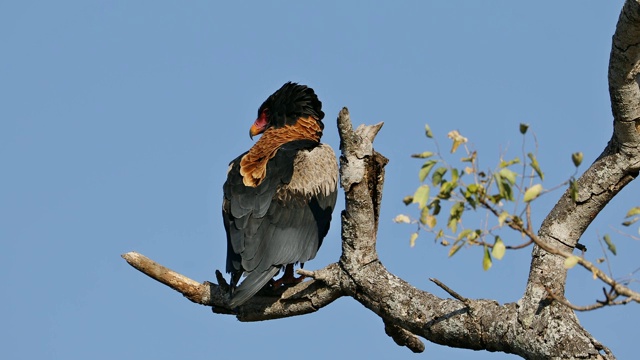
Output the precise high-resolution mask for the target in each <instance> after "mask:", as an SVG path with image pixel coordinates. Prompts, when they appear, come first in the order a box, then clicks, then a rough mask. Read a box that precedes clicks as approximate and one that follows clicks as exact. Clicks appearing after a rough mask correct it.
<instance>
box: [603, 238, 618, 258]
mask: <svg viewBox="0 0 640 360" xmlns="http://www.w3.org/2000/svg"><path fill="white" fill-rule="evenodd" d="M603 238H604V242H605V243H607V248H608V249H609V251H611V253H612V254H613V255H618V254H617V252H616V245H615V244H614V243H613V241H611V237H610V236H609V234H605V236H604V237H603Z"/></svg>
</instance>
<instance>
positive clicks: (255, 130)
mask: <svg viewBox="0 0 640 360" xmlns="http://www.w3.org/2000/svg"><path fill="white" fill-rule="evenodd" d="M265 127H266V126H260V125H259V124H258V120H256V122H255V123H253V125H251V129H249V137H250V138H251V140H253V137H254V136H256V135H260V134H262V133H263V132H264V129H265Z"/></svg>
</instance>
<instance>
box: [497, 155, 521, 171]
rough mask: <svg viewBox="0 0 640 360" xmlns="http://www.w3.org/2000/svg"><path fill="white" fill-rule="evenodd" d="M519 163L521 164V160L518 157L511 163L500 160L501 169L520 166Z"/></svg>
mask: <svg viewBox="0 0 640 360" xmlns="http://www.w3.org/2000/svg"><path fill="white" fill-rule="evenodd" d="M519 163H520V158H518V157H517V158H515V159H513V160H509V161H504V160H500V167H501V168H505V167H507V166H511V165H513V164H519Z"/></svg>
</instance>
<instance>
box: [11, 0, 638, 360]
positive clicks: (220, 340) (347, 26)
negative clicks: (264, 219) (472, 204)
mask: <svg viewBox="0 0 640 360" xmlns="http://www.w3.org/2000/svg"><path fill="white" fill-rule="evenodd" d="M621 5H622V1H620V0H616V1H599V2H583V1H563V2H557V1H542V2H535V3H533V2H511V1H493V2H490V3H486V2H482V3H481V2H476V1H448V2H437V3H436V2H426V1H425V2H421V1H404V2H387V3H377V2H376V3H374V2H366V1H351V2H344V1H342V2H341V1H324V2H314V3H311V2H301V1H297V2H284V1H276V2H225V3H222V2H220V3H214V2H208V1H192V2H169V1H136V2H130V1H59V2H45V1H41V2H37V1H20V2H18V1H14V2H2V3H0V166H1V170H0V184H1V186H0V270H1V271H0V282H1V283H2V285H3V291H2V296H1V297H0V318H1V319H2V320H1V323H2V326H0V339H2V340H1V341H0V342H1V343H2V346H0V358H3V359H36V358H43V359H115V358H121V359H134V358H154V359H157V360H160V359H180V358H186V359H212V358H228V357H231V356H234V357H235V358H239V359H245V358H257V357H259V358H261V359H279V358H283V357H284V358H290V357H294V356H295V357H304V358H306V359H326V358H347V357H356V356H357V357H358V358H395V359H401V358H415V357H416V356H423V357H424V356H427V357H429V358H431V359H439V358H444V357H453V358H456V359H486V358H491V359H495V358H514V356H513V355H504V354H492V353H488V352H473V351H469V350H460V349H452V348H448V347H443V346H439V345H435V344H432V343H427V344H426V351H425V354H423V355H413V354H412V353H410V352H409V351H408V350H407V349H406V348H401V347H398V346H396V345H395V344H394V343H393V341H392V340H391V339H390V338H388V337H387V336H386V335H385V334H384V328H383V324H382V321H381V320H380V319H379V318H378V317H377V316H375V315H374V314H372V313H371V312H370V311H369V310H367V309H365V308H364V307H362V306H361V305H360V304H358V303H356V302H355V301H353V300H352V299H349V298H343V299H339V300H338V301H336V302H335V303H333V304H331V305H330V306H328V307H326V308H323V309H322V310H321V311H319V312H317V313H314V314H311V315H307V316H301V317H296V318H291V319H283V320H276V321H269V322H261V323H240V322H238V321H237V320H236V319H235V318H233V317H230V316H220V315H214V314H212V313H211V311H210V309H208V308H206V307H203V306H199V305H195V304H192V303H190V302H189V301H187V300H185V299H184V298H182V296H180V295H179V294H177V293H175V292H173V291H172V290H170V289H169V288H167V287H165V286H163V285H160V284H158V283H156V282H155V281H152V280H150V279H148V278H147V277H146V276H144V275H142V274H141V273H139V272H137V271H136V270H134V269H132V268H131V267H129V265H127V264H126V262H125V261H124V260H122V259H121V258H120V255H121V254H122V253H125V252H128V251H132V250H136V251H139V252H141V253H143V254H145V255H147V256H149V257H151V258H152V259H154V260H156V261H158V262H160V263H161V264H164V265H166V266H168V267H171V268H173V269H175V270H176V271H178V272H180V273H182V274H185V275H187V276H189V277H191V278H193V279H196V280H198V281H204V280H214V270H215V269H223V268H224V263H225V235H224V229H223V227H222V221H221V218H220V205H221V196H222V191H221V187H222V183H223V182H224V180H225V172H226V169H227V164H228V162H229V161H230V160H231V159H233V158H234V157H235V156H237V155H238V154H240V153H241V152H243V151H245V150H246V149H248V148H249V147H250V146H251V145H252V141H251V140H250V139H249V137H248V136H247V135H248V129H249V127H250V126H251V124H252V122H253V121H254V120H255V117H256V111H257V108H258V106H259V105H260V104H261V103H262V101H263V100H264V99H265V98H266V97H267V96H268V95H269V94H271V93H272V92H273V91H274V90H276V89H277V88H278V87H280V86H281V85H282V84H283V83H284V82H285V81H288V80H292V81H297V82H301V83H304V84H308V85H310V86H311V87H313V88H314V89H315V90H316V92H317V93H318V94H319V96H320V99H321V100H322V101H323V104H324V111H325V113H326V114H327V115H326V118H325V124H326V129H325V136H324V138H323V141H324V142H326V143H329V144H330V145H332V146H333V147H334V149H337V147H338V136H337V131H336V128H335V118H336V116H337V113H338V111H339V110H340V108H341V107H342V106H348V107H349V109H350V111H351V115H352V119H353V121H354V123H355V124H359V123H369V124H370V123H377V122H379V121H384V122H385V125H384V128H383V130H382V132H381V133H380V134H379V136H378V138H377V140H376V142H375V147H376V149H377V150H378V151H380V152H381V153H383V154H384V155H385V156H387V157H388V158H389V159H390V163H389V165H388V167H387V178H386V184H385V190H384V200H383V208H382V215H381V224H380V232H379V241H378V250H379V253H380V257H381V260H382V261H383V263H384V264H385V266H387V268H388V269H389V270H390V271H392V272H393V273H395V274H397V275H398V276H400V277H402V278H404V279H406V280H408V281H409V282H411V283H412V284H413V285H415V286H416V287H418V288H421V289H424V290H427V291H431V292H434V293H435V294H437V295H439V296H443V297H446V296H448V295H447V294H445V293H444V292H443V291H442V290H441V289H439V288H437V287H436V286H435V285H433V284H432V283H430V282H429V281H428V278H429V277H436V278H438V279H440V280H441V281H443V282H444V283H446V284H447V285H449V286H450V287H452V288H453V289H455V290H456V291H458V292H459V293H461V294H462V295H464V296H467V297H472V298H492V299H497V300H498V301H500V302H502V303H503V302H512V301H516V300H517V299H518V298H519V297H520V296H521V295H522V293H523V290H524V285H525V281H526V277H527V274H528V268H529V258H530V248H527V249H525V250H521V251H517V252H508V253H507V255H506V256H505V258H504V259H503V260H502V261H496V262H494V265H493V268H492V269H491V270H490V271H488V272H485V271H483V270H482V267H481V260H482V251H481V249H480V248H469V249H463V250H462V251H460V252H459V253H458V254H456V255H455V256H454V257H453V258H447V256H446V255H447V251H448V248H444V247H442V246H440V245H438V244H435V243H434V242H433V240H432V236H429V235H425V234H423V235H421V237H420V238H419V239H418V241H417V243H416V246H415V247H413V248H411V247H410V246H409V240H408V239H409V235H410V233H411V232H412V231H414V229H415V228H414V227H413V226H410V225H403V224H395V223H393V222H392V219H393V218H394V217H395V216H396V215H397V214H399V213H407V214H410V215H412V216H417V215H418V212H417V209H416V208H415V206H412V207H409V208H407V207H405V206H404V205H403V204H402V202H401V200H402V198H403V197H404V196H405V195H408V194H412V193H413V191H414V190H415V188H416V187H417V186H418V185H419V184H418V179H417V172H418V169H419V166H420V165H421V162H420V161H418V160H415V159H411V158H410V157H409V155H410V154H412V153H415V152H421V151H425V150H433V146H432V143H431V142H428V141H426V139H425V137H424V131H423V129H424V128H423V127H424V124H425V123H429V124H431V127H432V129H433V131H434V133H435V135H436V137H438V140H439V142H440V146H441V148H442V149H443V151H444V152H446V151H447V150H448V148H449V142H448V140H447V139H446V133H447V132H448V131H450V130H452V129H458V130H459V131H460V132H461V133H462V134H463V135H465V136H467V137H468V138H469V139H470V145H471V146H473V147H474V148H475V149H477V150H478V151H479V152H480V154H481V157H482V158H481V167H483V168H485V169H490V168H492V167H493V166H494V165H495V164H496V163H497V161H498V158H499V156H500V154H502V153H503V152H504V151H507V152H508V153H509V154H510V155H509V156H515V155H520V152H519V151H520V144H521V138H520V136H519V133H518V124H519V123H521V122H526V123H529V124H530V125H531V129H532V130H533V131H535V133H536V135H537V140H538V146H539V152H538V160H539V162H540V164H541V166H542V168H543V170H544V171H545V173H546V181H545V183H544V185H545V187H546V188H550V187H552V186H553V185H556V184H558V183H560V182H562V181H564V180H566V179H567V178H568V177H569V176H570V175H571V174H572V172H573V165H572V164H571V160H570V154H571V153H573V152H575V151H582V152H583V153H584V158H585V165H583V166H582V167H581V170H584V168H585V166H586V165H588V164H589V163H591V162H592V161H593V160H594V159H595V158H596V157H597V156H598V154H599V153H600V152H601V151H602V149H603V148H604V146H605V145H606V143H607V141H608V140H609V138H610V136H611V131H612V116H611V110H610V103H609V95H608V85H607V64H608V56H609V51H610V48H611V36H612V35H613V32H614V29H615V24H616V21H617V18H618V14H619V12H620V8H621ZM527 141H528V144H529V145H533V142H532V141H531V138H528V139H527ZM454 158H455V157H454ZM637 191H638V184H636V183H633V184H631V185H630V186H628V188H626V189H624V191H623V192H622V194H620V196H619V198H617V199H615V200H614V201H612V202H611V203H610V205H609V206H608V208H607V209H606V210H605V211H604V212H603V213H602V214H601V216H600V217H599V218H598V219H597V220H596V222H595V223H594V224H593V225H592V227H591V228H590V229H589V231H588V232H587V233H586V234H585V236H584V237H583V239H582V240H581V242H583V243H584V244H585V245H587V247H589V248H590V252H589V253H587V256H588V258H589V259H591V260H594V259H595V258H597V257H600V256H602V252H601V250H600V245H598V242H597V238H598V236H602V235H603V234H604V233H610V234H612V237H613V239H614V241H615V242H616V245H617V247H618V256H617V257H612V256H610V257H611V258H613V260H614V263H613V264H612V265H613V272H614V276H615V277H617V278H620V277H624V276H627V275H628V274H629V273H630V272H632V271H634V270H635V269H636V268H637V267H638V263H637V260H636V259H637V256H635V254H637V253H638V245H639V243H638V241H636V240H632V239H630V238H628V237H624V236H621V235H619V234H618V233H616V232H615V229H619V228H621V226H620V223H621V221H622V220H623V217H624V215H625V213H626V211H627V210H628V209H629V208H630V207H632V206H637V205H639V204H638V202H637V199H638V197H637ZM560 195H561V192H560V191H558V192H555V193H552V194H549V195H546V196H544V197H542V198H541V199H540V201H538V202H536V203H535V208H534V218H535V219H534V220H535V221H536V224H539V222H540V221H541V220H542V219H543V218H544V216H545V215H546V214H547V212H548V211H549V209H550V208H551V207H552V206H553V204H554V202H555V201H556V199H557V198H558V197H559V196H560ZM343 207H344V202H343V199H342V195H340V198H339V203H338V211H340V210H341V209H343ZM479 219H484V217H483V216H480V217H479ZM441 221H444V220H441ZM479 221H480V220H478V223H479ZM478 223H468V224H467V225H468V226H470V227H474V226H477V225H478ZM612 226H613V227H614V228H615V229H613V228H612ZM637 230H638V229H637V226H635V227H632V228H630V229H629V231H631V232H632V233H633V234H637ZM503 238H504V239H505V241H506V242H507V243H508V244H517V243H520V242H521V241H522V239H521V238H520V236H519V235H516V234H509V233H507V234H506V235H503ZM339 254H340V232H339V223H338V222H337V221H336V222H334V223H333V227H332V229H331V231H330V233H329V235H328V237H327V239H326V240H325V245H324V246H323V248H322V249H321V250H320V252H319V254H318V256H317V258H316V259H315V260H313V261H311V262H309V263H308V264H307V268H309V269H315V268H320V267H323V266H325V265H327V264H329V263H331V262H334V261H336V260H337V259H338V257H339ZM633 286H634V288H635V289H636V290H637V285H636V284H634V285H633ZM601 287H602V284H601V283H599V282H598V281H594V280H592V279H591V275H590V274H589V273H587V272H585V271H584V270H582V269H579V268H576V269H573V270H571V271H570V274H569V281H568V285H567V297H568V298H569V299H570V300H571V301H573V302H574V303H576V304H591V303H593V302H594V301H595V299H597V298H601ZM638 315H640V310H639V309H638V306H637V305H636V304H632V305H627V306H625V307H616V308H607V309H602V310H599V311H595V312H590V313H581V314H579V318H580V320H581V323H582V324H583V325H584V326H585V327H586V328H587V329H589V330H590V331H591V332H592V333H593V334H594V336H595V337H596V338H597V339H598V340H600V341H601V342H603V343H604V344H605V345H607V346H610V347H611V348H612V349H613V350H614V352H615V353H616V355H617V356H618V357H619V358H621V359H625V358H632V357H633V356H634V355H635V354H637V346H636V342H637V335H636V331H635V329H636V321H635V320H636V319H638Z"/></svg>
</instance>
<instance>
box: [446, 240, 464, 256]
mask: <svg viewBox="0 0 640 360" xmlns="http://www.w3.org/2000/svg"><path fill="white" fill-rule="evenodd" d="M462 245H464V242H463V241H462V242H458V241H456V242H455V243H453V246H451V249H449V257H452V256H453V255H454V254H455V253H457V252H458V250H460V248H461V247H462Z"/></svg>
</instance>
